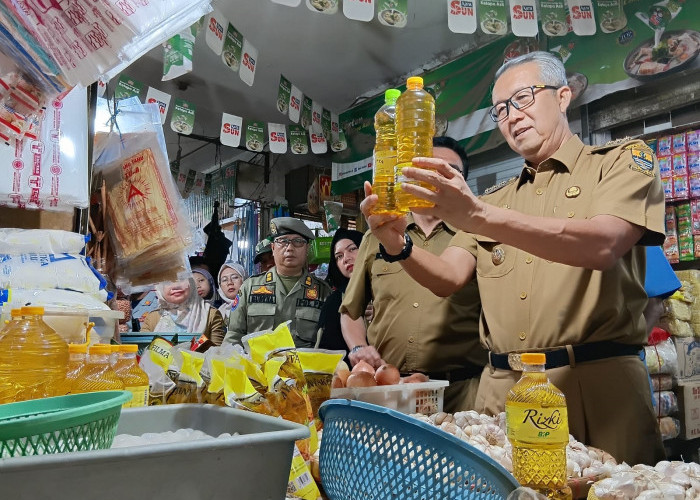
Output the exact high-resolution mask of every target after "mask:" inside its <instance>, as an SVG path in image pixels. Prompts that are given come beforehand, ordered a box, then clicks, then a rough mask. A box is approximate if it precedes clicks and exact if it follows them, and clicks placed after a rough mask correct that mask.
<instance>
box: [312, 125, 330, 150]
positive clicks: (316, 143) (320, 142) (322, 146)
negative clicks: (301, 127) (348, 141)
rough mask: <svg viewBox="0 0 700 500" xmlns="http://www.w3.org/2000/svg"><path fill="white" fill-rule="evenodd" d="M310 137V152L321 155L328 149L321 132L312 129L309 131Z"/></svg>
mask: <svg viewBox="0 0 700 500" xmlns="http://www.w3.org/2000/svg"><path fill="white" fill-rule="evenodd" d="M309 137H310V139H311V152H312V153H314V154H317V155H322V154H324V153H326V152H327V151H328V141H326V138H325V137H323V133H322V132H321V133H316V132H314V131H313V130H312V131H310V132H309Z"/></svg>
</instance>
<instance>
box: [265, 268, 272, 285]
mask: <svg viewBox="0 0 700 500" xmlns="http://www.w3.org/2000/svg"><path fill="white" fill-rule="evenodd" d="M271 281H272V271H268V272H267V274H266V275H265V283H270V282H271Z"/></svg>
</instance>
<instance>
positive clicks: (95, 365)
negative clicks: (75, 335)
mask: <svg viewBox="0 0 700 500" xmlns="http://www.w3.org/2000/svg"><path fill="white" fill-rule="evenodd" d="M111 352H112V346H110V345H108V344H94V345H91V346H90V350H89V351H88V360H87V363H86V365H85V369H84V370H83V372H82V375H81V377H80V378H79V379H78V380H77V381H76V382H75V384H74V385H73V392H74V393H82V392H95V391H122V390H124V382H122V379H121V378H119V375H117V374H116V373H115V372H114V369H112V366H111V365H110V363H109V356H110V354H111Z"/></svg>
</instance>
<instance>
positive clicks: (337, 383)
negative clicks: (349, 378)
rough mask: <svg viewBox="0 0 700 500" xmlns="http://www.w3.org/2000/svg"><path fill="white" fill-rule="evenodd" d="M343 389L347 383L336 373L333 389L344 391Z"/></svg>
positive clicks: (332, 383) (332, 382) (332, 381)
mask: <svg viewBox="0 0 700 500" xmlns="http://www.w3.org/2000/svg"><path fill="white" fill-rule="evenodd" d="M348 373H350V372H348ZM343 387H345V382H343V379H341V378H340V377H339V376H338V374H337V373H336V374H335V375H333V380H331V389H342V388H343Z"/></svg>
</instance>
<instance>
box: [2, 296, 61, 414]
mask: <svg viewBox="0 0 700 500" xmlns="http://www.w3.org/2000/svg"><path fill="white" fill-rule="evenodd" d="M20 315H21V316H16V319H15V320H14V321H10V323H8V324H7V328H6V329H5V330H3V334H2V337H0V404H2V403H12V402H16V401H26V400H29V399H38V398H47V397H52V396H61V395H63V394H65V392H64V391H65V380H66V367H67V366H68V344H66V342H65V341H64V340H63V338H61V336H60V335H59V334H58V333H56V331H55V330H54V329H53V328H51V327H50V326H49V325H47V324H46V323H45V322H44V320H43V319H42V316H43V315H44V308H43V307H22V309H21V312H20Z"/></svg>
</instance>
